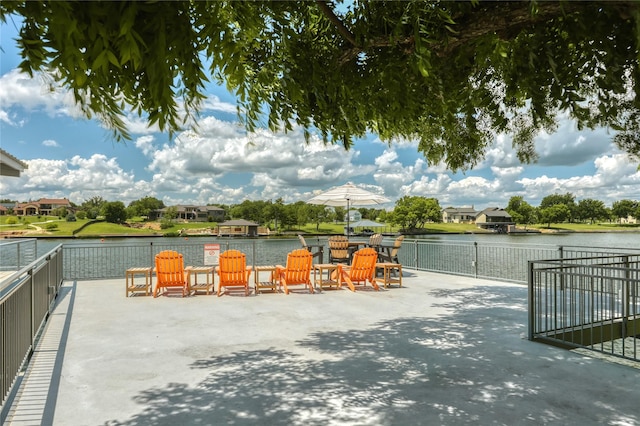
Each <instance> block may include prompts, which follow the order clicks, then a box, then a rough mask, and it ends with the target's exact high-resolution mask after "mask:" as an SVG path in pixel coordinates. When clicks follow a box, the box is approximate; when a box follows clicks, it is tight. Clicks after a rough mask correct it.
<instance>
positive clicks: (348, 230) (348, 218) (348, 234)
mask: <svg viewBox="0 0 640 426" xmlns="http://www.w3.org/2000/svg"><path fill="white" fill-rule="evenodd" d="M350 219H351V216H350V215H349V199H348V198H347V240H348V239H349V237H350V236H351V229H350V228H349V226H350V225H349V220H350Z"/></svg>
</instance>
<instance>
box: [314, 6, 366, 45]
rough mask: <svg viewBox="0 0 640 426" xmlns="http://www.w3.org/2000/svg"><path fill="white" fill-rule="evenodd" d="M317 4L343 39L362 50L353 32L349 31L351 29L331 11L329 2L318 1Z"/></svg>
mask: <svg viewBox="0 0 640 426" xmlns="http://www.w3.org/2000/svg"><path fill="white" fill-rule="evenodd" d="M316 3H318V6H319V7H320V10H321V11H322V13H324V15H325V16H326V17H327V18H328V19H329V21H331V23H332V24H333V25H335V27H336V29H337V30H338V32H339V33H340V35H342V37H344V38H345V39H346V40H347V41H348V42H349V43H351V45H352V46H353V47H355V48H358V49H360V48H361V47H360V46H359V45H358V43H356V37H355V36H354V35H353V33H352V32H351V31H349V28H347V27H346V26H345V25H344V23H343V22H342V21H341V20H340V18H338V16H336V14H335V13H333V9H331V7H330V6H329V4H328V3H327V1H326V0H316Z"/></svg>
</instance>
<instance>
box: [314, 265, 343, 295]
mask: <svg viewBox="0 0 640 426" xmlns="http://www.w3.org/2000/svg"><path fill="white" fill-rule="evenodd" d="M336 269H338V265H336V264H335V263H316V264H315V265H313V281H315V284H316V287H319V288H320V290H324V289H332V288H340V287H341V286H342V285H341V282H340V279H339V278H338V280H333V279H331V273H332V272H333V271H335V270H336ZM325 271H327V279H326V280H325V279H324V278H322V274H324V272H325ZM318 276H319V277H318Z"/></svg>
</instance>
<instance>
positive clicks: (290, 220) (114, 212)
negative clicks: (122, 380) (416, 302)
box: [0, 192, 640, 230]
mask: <svg viewBox="0 0 640 426" xmlns="http://www.w3.org/2000/svg"><path fill="white" fill-rule="evenodd" d="M0 201H2V202H11V200H0ZM216 206H218V207H220V208H222V209H223V210H224V211H225V213H226V216H225V218H226V219H246V220H250V221H252V222H256V223H258V224H260V225H263V226H269V227H271V229H273V230H287V229H292V228H295V227H297V226H304V225H306V224H308V223H314V224H315V225H316V230H319V228H320V224H321V223H330V222H336V223H338V222H343V221H344V217H345V215H346V214H347V211H346V208H344V207H327V206H323V205H314V204H308V203H306V202H304V201H297V202H295V203H290V204H285V203H284V200H283V199H282V198H278V199H276V200H275V201H273V200H267V201H264V200H257V201H250V200H245V201H243V202H242V203H240V204H233V205H225V204H216ZM72 207H73V208H74V210H75V212H67V211H66V209H64V211H57V212H54V214H56V215H58V216H60V217H66V218H67V220H73V219H75V218H76V217H77V218H78V219H85V218H88V219H96V218H97V217H99V216H102V217H104V219H105V220H106V221H107V222H112V223H124V222H126V221H127V220H128V219H131V218H134V217H142V218H148V217H149V216H150V213H151V211H153V210H159V209H164V208H166V211H165V213H164V214H163V219H162V223H161V226H162V227H164V228H167V227H170V226H172V224H173V219H175V218H176V217H177V216H178V211H177V208H176V207H175V206H170V207H166V206H165V205H164V203H163V202H162V201H161V200H159V199H157V198H154V197H143V198H141V199H139V200H135V201H132V202H130V203H129V205H128V206H125V204H124V203H123V202H122V201H107V200H105V199H103V198H102V197H99V196H96V197H92V198H90V199H88V200H85V201H84V202H83V203H82V204H80V205H76V204H73V203H72ZM355 210H358V211H359V212H360V214H361V215H362V218H363V219H369V220H373V221H378V222H384V223H387V224H390V225H393V226H398V227H399V228H401V229H405V230H406V229H412V230H419V229H422V228H424V227H425V225H426V224H427V223H434V222H441V221H442V208H441V206H440V203H439V201H438V199H437V198H427V197H421V196H404V197H402V198H400V199H398V200H397V201H396V203H395V206H394V208H393V210H392V211H386V210H384V209H381V208H375V207H360V208H357V209H355ZM505 210H506V211H507V212H508V213H509V214H510V215H511V217H512V219H513V221H514V222H516V223H517V224H520V225H529V224H546V225H547V226H551V224H552V223H563V222H569V223H585V222H588V223H595V222H601V221H622V220H624V219H626V218H628V217H632V218H635V219H637V220H640V201H638V200H630V199H624V200H619V201H616V202H614V203H613V205H612V206H611V207H610V208H609V207H606V206H605V204H604V202H602V201H600V200H595V199H592V198H585V199H582V200H578V201H577V202H576V197H575V196H574V195H573V194H571V193H569V192H567V193H566V194H551V195H547V196H546V197H544V198H543V199H542V201H541V202H540V205H539V206H538V207H534V206H532V205H531V204H529V203H528V202H527V201H525V200H524V198H523V197H522V196H514V197H511V198H510V199H509V203H508V205H507V207H506V208H505Z"/></svg>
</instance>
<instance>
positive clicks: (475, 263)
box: [472, 241, 478, 278]
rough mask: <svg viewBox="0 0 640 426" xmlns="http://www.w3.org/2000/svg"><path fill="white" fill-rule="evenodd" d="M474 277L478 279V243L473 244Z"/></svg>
mask: <svg viewBox="0 0 640 426" xmlns="http://www.w3.org/2000/svg"><path fill="white" fill-rule="evenodd" d="M472 262H473V276H474V278H478V242H477V241H474V242H473V261H472Z"/></svg>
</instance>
